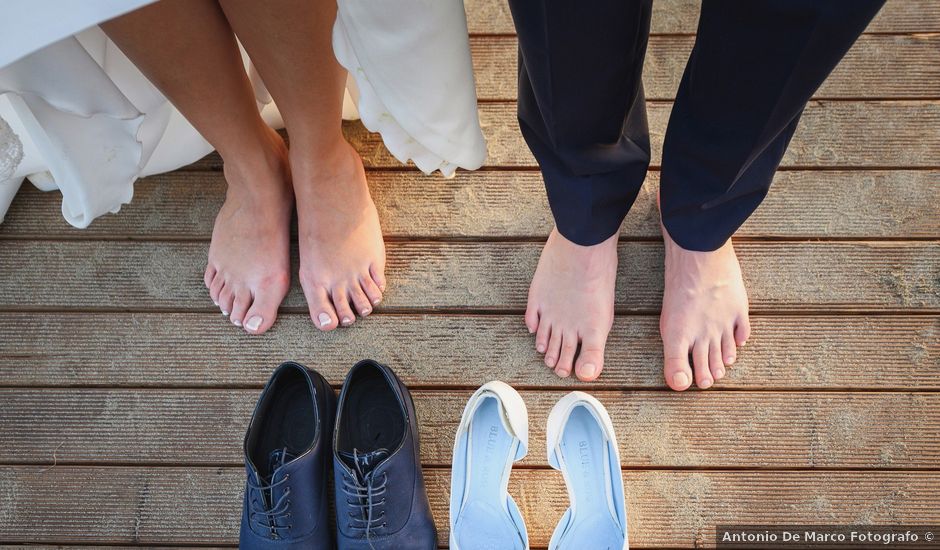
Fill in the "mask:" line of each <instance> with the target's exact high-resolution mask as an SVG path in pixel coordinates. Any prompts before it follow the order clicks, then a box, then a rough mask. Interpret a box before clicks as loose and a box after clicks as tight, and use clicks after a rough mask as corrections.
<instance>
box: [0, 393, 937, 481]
mask: <svg viewBox="0 0 940 550" xmlns="http://www.w3.org/2000/svg"><path fill="white" fill-rule="evenodd" d="M472 391H473V390H465V391H452V390H444V391H420V390H419V391H414V392H413V396H414V399H415V406H416V408H417V411H418V419H419V424H420V430H421V440H422V442H423V443H422V449H423V450H422V462H424V463H425V464H430V465H443V466H447V465H450V463H451V453H452V452H453V440H454V434H455V433H456V429H457V424H458V422H459V420H460V415H461V412H462V411H463V407H464V405H465V403H466V400H467V398H468V397H469V396H470V394H471V393H472ZM563 395H564V392H561V391H552V392H546V391H541V392H535V391H523V392H522V396H523V399H525V401H526V405H527V407H528V410H529V418H530V419H531V421H530V432H529V441H530V447H529V455H528V457H527V458H526V459H525V460H524V461H523V462H522V464H524V465H529V466H540V467H547V466H548V462H547V460H546V453H545V419H546V418H548V413H549V411H550V410H551V408H552V406H553V405H554V404H555V402H556V401H557V400H558V399H560V398H561V397H562V396H563ZM257 396H258V391H257V390H110V389H109V390H104V389H47V388H44V389H15V390H11V389H4V390H0V402H3V403H4V407H2V408H0V425H3V426H5V429H4V430H3V431H2V432H0V462H3V463H14V464H16V463H19V464H43V463H47V464H52V463H53V462H56V461H58V462H59V463H62V462H84V463H95V464H108V463H128V462H136V461H144V462H148V463H164V464H171V465H183V464H189V465H217V464H231V465H237V464H240V463H241V462H242V460H243V455H242V451H241V442H242V438H243V437H244V431H245V427H246V426H247V425H248V420H249V418H250V416H251V412H252V410H253V408H254V404H255V400H256V399H257ZM594 396H595V397H597V398H598V399H600V400H601V401H602V402H603V403H604V404H605V405H606V407H607V410H608V411H609V412H610V415H611V417H612V418H613V420H614V427H615V430H616V433H617V434H618V435H617V437H618V439H619V444H620V458H621V462H622V464H623V465H624V466H625V467H628V468H635V467H657V468H662V467H713V468H715V467H717V468H744V467H754V468H805V467H813V468H816V467H838V468H885V467H888V468H934V467H936V465H937V464H938V463H940V438H938V437H937V436H938V435H940V394H937V393H922V394H912V393H881V392H879V393H873V394H866V393H851V394H834V393H815V394H805V393H792V392H785V393H768V392H761V393H751V392H696V393H692V394H687V395H682V394H676V393H672V392H627V391H617V392H611V391H604V392H595V393H594ZM755 403H760V406H759V407H756V408H755ZM167 449H173V452H172V453H168V452H167Z"/></svg>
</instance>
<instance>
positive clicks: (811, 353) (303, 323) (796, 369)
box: [0, 313, 940, 390]
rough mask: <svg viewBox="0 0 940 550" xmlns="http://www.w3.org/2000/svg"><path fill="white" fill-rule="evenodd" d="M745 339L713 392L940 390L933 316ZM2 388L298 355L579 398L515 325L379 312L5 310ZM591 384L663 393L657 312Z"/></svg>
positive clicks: (439, 382)
mask: <svg viewBox="0 0 940 550" xmlns="http://www.w3.org/2000/svg"><path fill="white" fill-rule="evenodd" d="M752 329H753V334H754V337H753V338H751V340H750V341H749V342H748V344H747V346H746V347H745V348H744V349H742V350H741V352H740V353H739V354H738V361H737V363H736V364H735V366H734V367H733V368H731V369H729V371H728V376H727V377H726V378H725V379H723V380H722V381H721V382H720V383H719V384H718V385H717V389H725V388H741V389H748V388H751V389H761V388H780V389H807V390H809V389H828V390H835V389H842V388H855V389H864V388H869V389H882V390H885V389H909V390H938V389H940V317H936V316H914V317H903V316H875V317H864V316H847V317H842V316H820V317H817V316H810V317H807V316H771V317H765V316H753V317H752ZM0 335H2V337H0V380H2V381H3V384H4V385H6V386H106V387H115V386H125V387H128V386H131V387H140V386H149V387H243V388H244V387H249V388H254V389H258V388H261V386H262V385H263V384H264V382H265V381H266V380H267V377H268V376H269V374H270V372H271V370H272V369H273V368H274V366H275V364H276V363H277V362H278V361H281V360H285V359H296V360H298V361H300V362H301V363H304V364H306V365H309V366H311V367H314V368H316V369H317V370H318V371H319V372H320V373H321V374H323V375H324V376H325V377H326V378H327V379H328V380H329V381H330V382H331V383H332V384H334V385H339V384H341V383H342V381H343V378H344V377H345V375H346V372H347V371H348V370H349V368H350V367H351V366H352V363H353V362H354V361H355V360H356V359H357V358H363V357H374V358H376V359H378V360H381V361H383V362H386V363H388V364H390V365H392V367H393V368H394V369H395V371H396V372H397V373H398V374H399V376H401V378H402V379H403V380H404V381H405V383H406V384H408V385H409V386H412V387H425V388H433V387H436V386H450V387H453V386H461V387H465V388H476V387H477V386H479V385H481V384H483V383H484V382H486V381H489V380H493V379H500V380H503V381H505V382H508V383H510V384H513V385H516V386H520V387H545V388H551V387H555V388H571V389H576V388H577V389H583V388H584V387H585V385H584V384H582V383H580V382H576V381H574V380H573V379H564V380H563V379H559V378H558V377H556V376H555V375H554V374H552V373H551V371H550V370H549V369H548V368H546V367H545V366H544V365H543V364H542V362H541V356H539V355H538V354H537V353H536V352H535V350H534V340H533V338H532V336H530V335H529V334H528V332H527V331H526V330H525V328H524V326H523V323H522V316H521V315H517V316H502V315H473V316H470V315H388V314H383V315H374V316H372V317H370V318H369V319H368V320H367V321H366V322H362V323H356V324H355V325H353V326H352V327H351V328H349V329H344V330H338V331H334V332H332V333H329V334H323V333H320V332H319V331H317V330H316V329H314V328H313V326H312V324H311V322H310V319H309V318H308V317H307V316H306V315H305V314H285V315H281V317H280V318H279V320H278V322H277V325H276V326H275V329H274V330H272V331H270V332H269V333H268V334H266V335H264V336H262V337H252V336H248V335H246V334H245V333H244V332H243V331H240V330H237V329H235V328H234V327H232V326H231V324H230V323H229V322H228V321H227V320H226V319H225V318H223V317H222V316H221V315H219V314H212V313H198V314H169V313H126V314H125V313H108V314H88V313H71V314H57V313H49V314H36V313H3V314H0ZM606 361H607V362H606V368H605V370H604V374H603V376H601V377H600V378H599V379H598V380H597V381H596V382H594V383H593V384H592V385H591V386H592V387H596V388H608V389H617V388H625V387H627V388H663V387H664V384H663V380H662V343H661V341H660V338H659V324H658V319H657V318H656V317H654V316H618V317H617V318H616V319H615V321H614V328H613V330H612V332H611V336H610V341H609V342H608V345H607V359H606Z"/></svg>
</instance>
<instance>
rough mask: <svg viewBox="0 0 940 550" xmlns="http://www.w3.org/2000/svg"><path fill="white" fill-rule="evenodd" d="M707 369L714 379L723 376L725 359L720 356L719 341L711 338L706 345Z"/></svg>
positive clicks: (719, 378)
mask: <svg viewBox="0 0 940 550" xmlns="http://www.w3.org/2000/svg"><path fill="white" fill-rule="evenodd" d="M708 369H709V370H710V371H711V373H712V378H714V379H715V380H716V381H718V380H721V379H722V378H724V377H725V361H724V359H723V358H722V356H721V343H720V342H719V341H718V340H712V342H711V343H710V344H709V345H708Z"/></svg>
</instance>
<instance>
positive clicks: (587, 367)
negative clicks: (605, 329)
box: [574, 335, 607, 382]
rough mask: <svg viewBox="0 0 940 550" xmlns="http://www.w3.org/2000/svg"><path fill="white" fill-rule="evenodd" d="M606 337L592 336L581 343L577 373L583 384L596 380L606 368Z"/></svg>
mask: <svg viewBox="0 0 940 550" xmlns="http://www.w3.org/2000/svg"><path fill="white" fill-rule="evenodd" d="M606 342H607V338H606V337H600V336H596V335H592V336H591V337H586V338H584V340H582V341H581V351H580V352H579V353H578V362H577V364H576V365H575V368H574V370H575V373H576V374H577V375H578V378H579V379H580V380H581V381H583V382H590V381H592V380H596V379H597V377H598V376H600V374H601V369H603V368H604V345H605V344H606Z"/></svg>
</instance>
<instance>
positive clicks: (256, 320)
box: [245, 315, 264, 330]
mask: <svg viewBox="0 0 940 550" xmlns="http://www.w3.org/2000/svg"><path fill="white" fill-rule="evenodd" d="M263 320H264V319H262V318H261V317H259V316H257V315H255V316H253V317H252V318H251V319H248V322H247V323H245V328H247V329H248V330H258V327H260V326H261V321H263Z"/></svg>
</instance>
